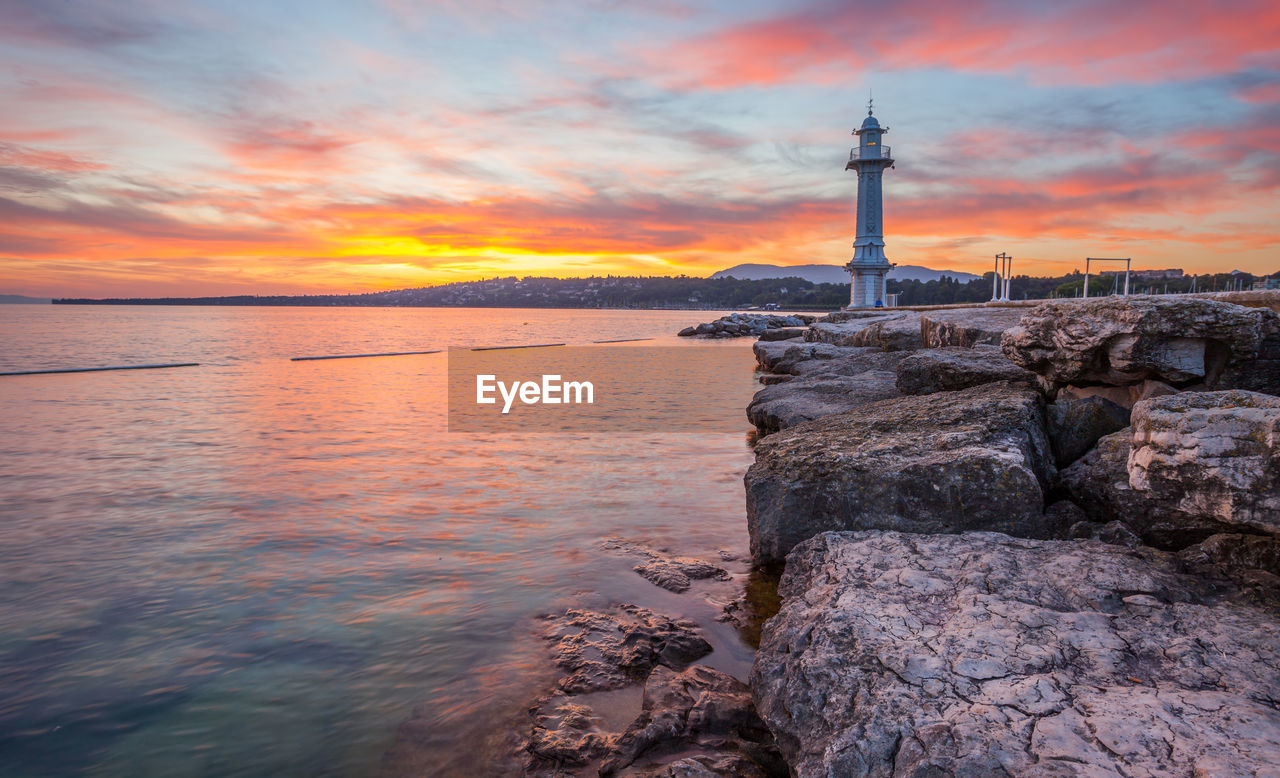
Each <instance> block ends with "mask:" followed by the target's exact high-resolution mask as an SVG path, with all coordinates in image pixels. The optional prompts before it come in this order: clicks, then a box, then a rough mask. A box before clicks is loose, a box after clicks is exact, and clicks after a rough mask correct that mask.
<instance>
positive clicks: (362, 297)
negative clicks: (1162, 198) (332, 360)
mask: <svg viewBox="0 0 1280 778" xmlns="http://www.w3.org/2000/svg"><path fill="white" fill-rule="evenodd" d="M1277 275H1280V273H1277ZM1257 278H1259V277H1256V276H1253V275H1251V274H1249V273H1215V274H1212V275H1201V276H1199V277H1198V278H1196V279H1194V281H1193V279H1192V277H1190V276H1187V277H1184V278H1178V279H1171V280H1168V281H1164V280H1160V281H1145V280H1138V279H1136V278H1135V279H1132V280H1131V281H1130V288H1129V291H1130V293H1132V294H1141V293H1144V292H1148V291H1153V292H1160V293H1163V292H1171V293H1172V292H1186V291H1189V290H1190V288H1191V286H1192V284H1193V283H1194V284H1195V285H1196V290H1197V291H1215V290H1225V289H1228V288H1246V289H1247V288H1248V287H1249V285H1250V284H1252V283H1253V282H1254V281H1255V280H1257ZM1123 284H1124V280H1123V275H1122V274H1121V276H1120V277H1119V279H1118V280H1117V277H1116V276H1115V275H1114V274H1112V273H1106V274H1102V275H1091V276H1090V278H1089V294H1090V296H1093V295H1104V294H1110V293H1112V292H1113V291H1121V290H1122V289H1123ZM1083 286H1084V274H1082V273H1079V272H1074V273H1069V274H1067V275H1065V276H1059V277H1056V278H1048V277H1046V278H1040V277H1034V276H1014V278H1013V283H1012V293H1011V295H1010V296H1011V297H1012V298H1013V299H1017V300H1023V299H1027V300H1038V299H1045V298H1053V297H1078V296H1080V291H1081V289H1082V288H1083ZM887 288H888V291H889V292H890V293H893V294H898V295H899V298H898V304H899V305H946V304H950V303H977V302H983V301H985V300H990V299H991V293H992V274H991V273H990V272H988V273H986V274H985V275H984V276H983V277H982V278H978V279H974V280H972V281H957V280H956V279H954V278H952V277H950V276H943V277H942V278H940V279H937V280H934V281H909V280H905V281H898V280H894V279H890V280H889V281H888V284H887ZM848 301H849V286H848V284H815V283H812V282H810V281H806V280H804V279H803V278H796V277H793V278H768V279H761V280H756V281H747V280H739V279H737V278H732V277H729V278H695V277H692V276H644V277H640V276H591V277H588V278H538V277H533V276H529V277H525V278H517V277H515V276H508V277H505V278H491V279H486V280H483V281H460V282H457V283H452V284H443V285H440V286H426V287H421V288H417V289H397V290H393V291H387V292H368V293H364V294H334V295H269V296H257V295H233V296H227V297H149V298H113V299H106V300H92V299H72V298H64V299H56V300H54V301H53V302H54V303H60V304H94V305H308V306H317V305H319V306H379V307H385V306H404V307H411V306H418V307H441V306H470V307H482V308H484V307H488V308H692V309H698V308H705V309H728V308H749V307H752V306H755V307H764V306H766V305H769V306H772V305H777V306H778V307H779V308H783V309H788V310H832V309H836V308H840V307H842V306H844V305H847V304H848Z"/></svg>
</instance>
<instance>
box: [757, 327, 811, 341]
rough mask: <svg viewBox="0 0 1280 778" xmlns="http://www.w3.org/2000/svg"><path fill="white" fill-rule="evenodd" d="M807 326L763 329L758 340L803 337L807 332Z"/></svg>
mask: <svg viewBox="0 0 1280 778" xmlns="http://www.w3.org/2000/svg"><path fill="white" fill-rule="evenodd" d="M808 330H809V328H808V327H778V328H777V329H772V330H764V331H763V332H761V333H760V340H764V341H770V340H790V339H791V338H803V337H804V334H805V333H806V332H808Z"/></svg>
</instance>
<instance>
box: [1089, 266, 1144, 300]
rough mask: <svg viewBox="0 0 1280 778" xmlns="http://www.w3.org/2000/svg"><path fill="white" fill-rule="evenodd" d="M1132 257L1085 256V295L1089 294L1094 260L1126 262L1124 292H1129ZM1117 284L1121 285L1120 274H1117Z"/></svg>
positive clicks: (1126, 293)
mask: <svg viewBox="0 0 1280 778" xmlns="http://www.w3.org/2000/svg"><path fill="white" fill-rule="evenodd" d="M1132 261H1133V258H1132V257H1085V259H1084V290H1083V295H1082V296H1084V297H1088V296H1089V265H1090V263H1093V262H1123V263H1124V293H1125V295H1126V296H1128V294H1129V266H1130V264H1131V263H1132ZM1115 285H1116V286H1119V276H1118V274H1117V278H1116V284H1115Z"/></svg>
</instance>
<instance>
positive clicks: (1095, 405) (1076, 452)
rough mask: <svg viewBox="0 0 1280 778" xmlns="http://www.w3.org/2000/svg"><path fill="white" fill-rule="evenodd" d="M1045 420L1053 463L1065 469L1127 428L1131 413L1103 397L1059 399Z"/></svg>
mask: <svg viewBox="0 0 1280 778" xmlns="http://www.w3.org/2000/svg"><path fill="white" fill-rule="evenodd" d="M1045 421H1047V422H1048V425H1049V443H1050V445H1051V446H1053V458H1054V462H1055V463H1056V464H1057V465H1058V467H1066V466H1067V465H1069V464H1071V463H1072V462H1074V461H1076V460H1077V459H1079V458H1080V457H1082V456H1084V455H1085V454H1086V453H1087V452H1088V451H1089V449H1091V448H1093V447H1094V445H1095V444H1096V443H1097V442H1098V439H1099V438H1101V437H1102V436H1103V435H1110V434H1111V433H1113V432H1118V431H1120V430H1122V429H1124V428H1125V427H1128V426H1129V410H1128V409H1127V408H1125V407H1124V406H1122V405H1118V404H1116V403H1114V402H1111V401H1110V400H1107V399H1105V398H1102V397H1088V398H1085V399H1083V400H1066V399H1062V398H1059V399H1058V401H1057V402H1053V403H1050V404H1049V405H1048V406H1047V407H1046V408H1045Z"/></svg>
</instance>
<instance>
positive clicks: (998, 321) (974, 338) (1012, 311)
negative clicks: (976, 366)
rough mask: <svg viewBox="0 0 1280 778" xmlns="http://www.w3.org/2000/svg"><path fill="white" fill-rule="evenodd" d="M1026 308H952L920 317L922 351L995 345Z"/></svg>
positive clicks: (1018, 319) (930, 312) (1014, 324)
mask: <svg viewBox="0 0 1280 778" xmlns="http://www.w3.org/2000/svg"><path fill="white" fill-rule="evenodd" d="M1026 312H1027V310H1026V308H1016V307H1015V308H1000V307H992V308H953V309H949V310H946V309H944V310H941V311H926V312H923V313H921V314H920V342H921V345H922V346H923V347H924V348H945V347H948V346H958V347H961V348H972V347H973V346H978V345H987V346H999V345H1000V338H1001V337H1002V336H1003V335H1004V333H1005V330H1008V329H1011V328H1013V327H1015V326H1017V324H1018V322H1019V321H1021V319H1022V316H1023V315H1024V314H1025V313H1026Z"/></svg>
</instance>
